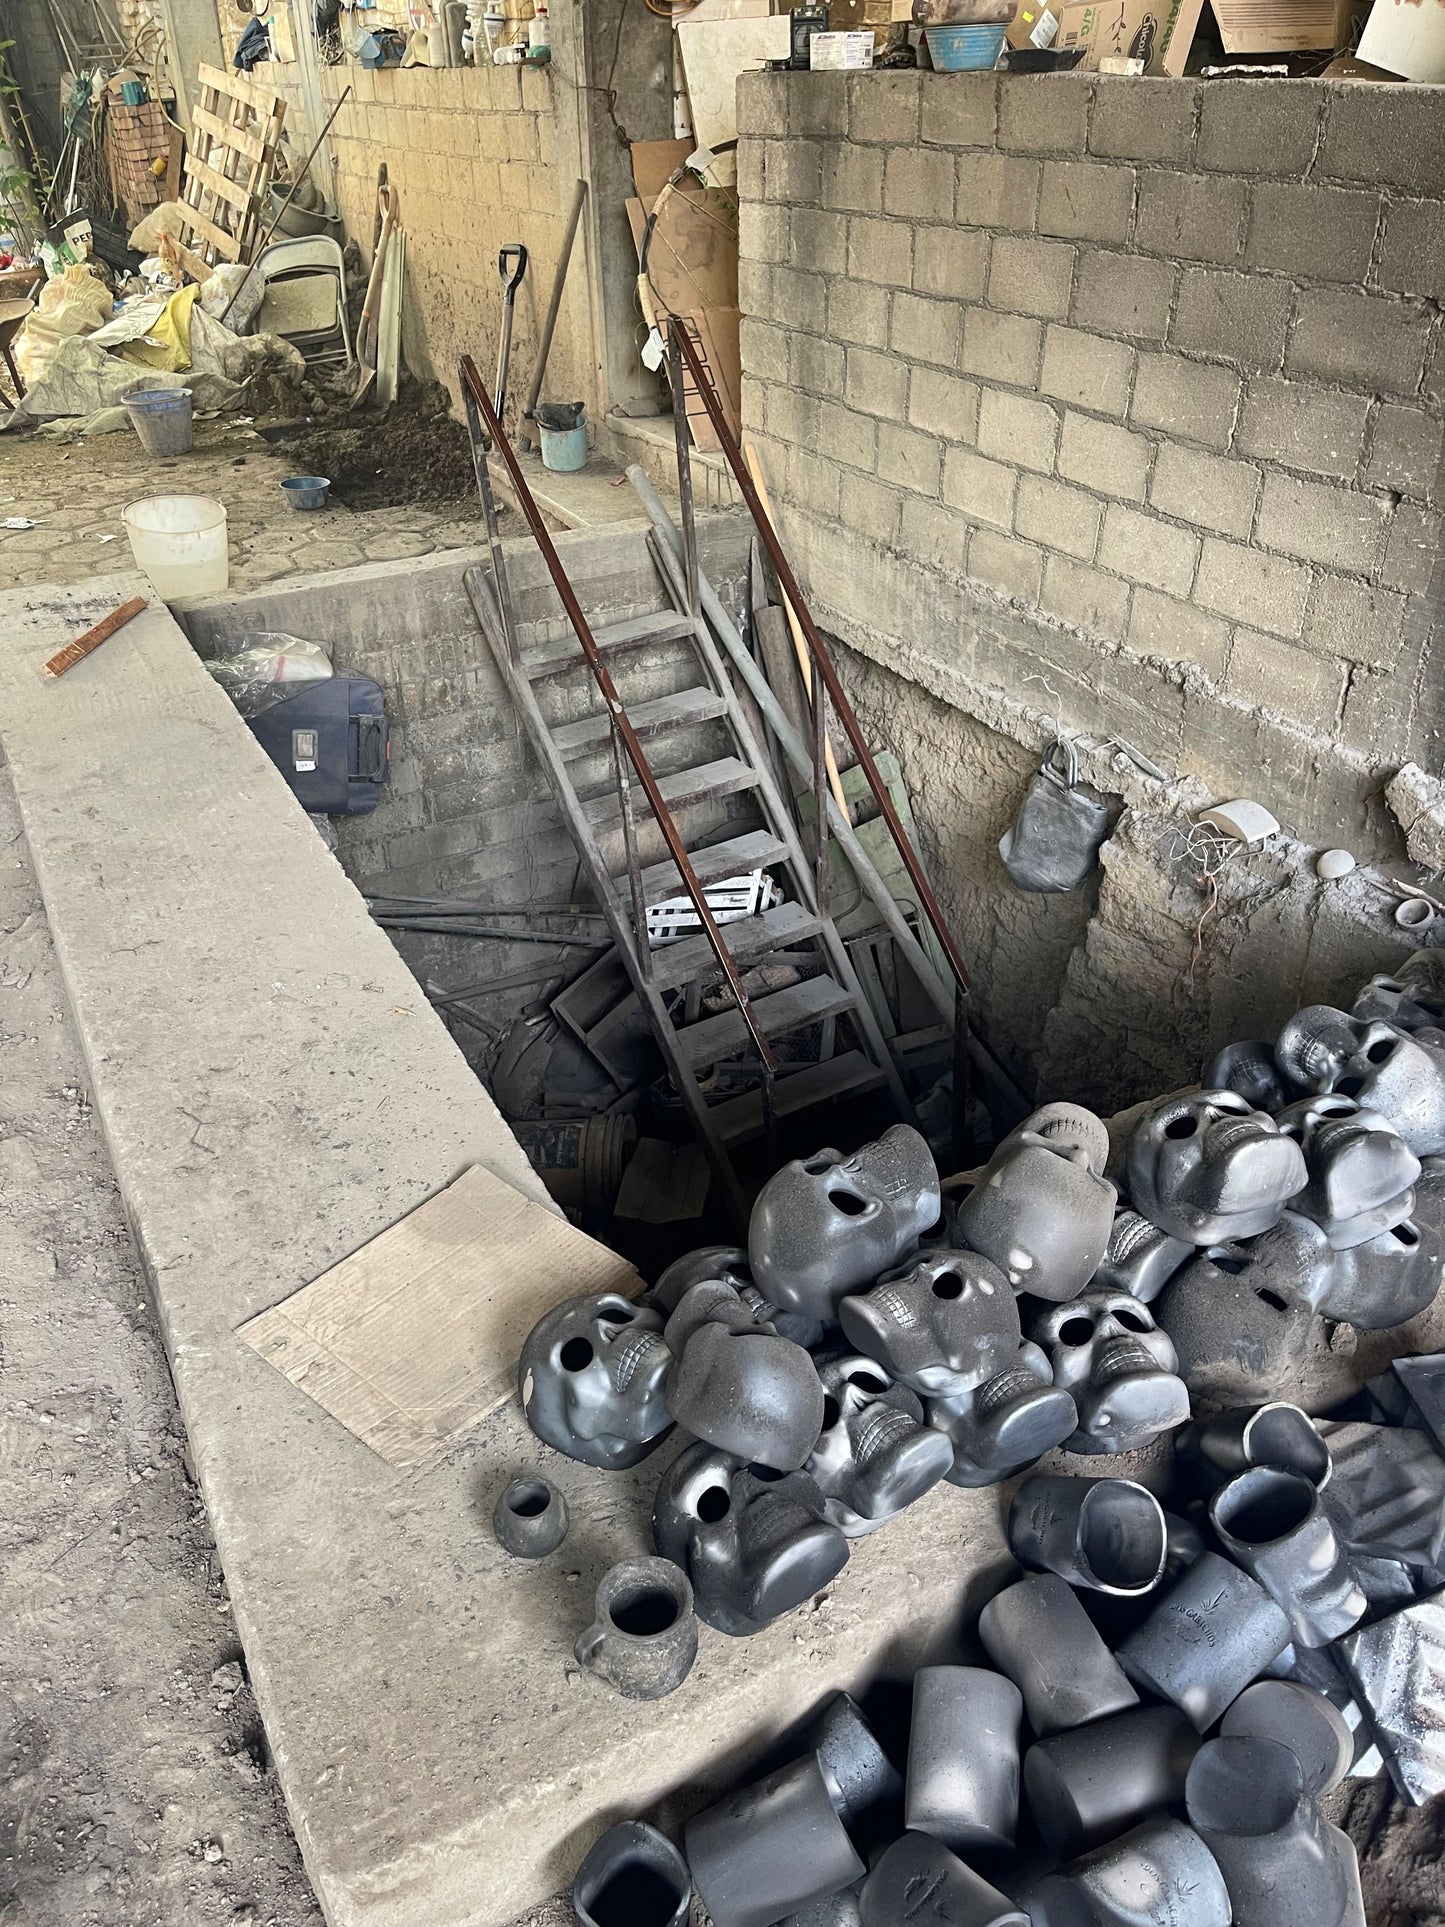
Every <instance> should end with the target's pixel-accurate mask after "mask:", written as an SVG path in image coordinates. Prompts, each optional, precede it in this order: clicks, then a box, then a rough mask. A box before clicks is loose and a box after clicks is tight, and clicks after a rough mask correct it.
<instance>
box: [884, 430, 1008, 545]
mask: <svg viewBox="0 0 1445 1927" xmlns="http://www.w3.org/2000/svg"><path fill="white" fill-rule="evenodd" d="M1017 479H1018V474H1017V471H1016V470H1015V469H1013V468H1010V467H1008V466H1007V465H1006V464H1005V463H1003V462H990V461H987V460H986V459H985V458H984V457H983V456H982V455H975V454H974V452H973V451H972V449H967V448H950V449H949V451H948V453H947V454H946V455H945V456H944V458H943V500H944V502H945V504H946V505H947V506H948V507H949V508H952V509H957V511H958V512H959V514H960V515H964V516H967V518H968V519H969V521H971V522H987V523H990V524H991V525H992V526H993V527H994V528H997V529H1005V530H1011V529H1012V527H1013V500H1014V484H1015V483H1016V481H1017ZM904 520H905V527H906V523H907V516H906V512H905V518H904Z"/></svg>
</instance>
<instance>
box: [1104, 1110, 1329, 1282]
mask: <svg viewBox="0 0 1445 1927" xmlns="http://www.w3.org/2000/svg"><path fill="white" fill-rule="evenodd" d="M1126 1164H1127V1170H1128V1183H1129V1198H1130V1202H1131V1203H1132V1204H1133V1206H1134V1209H1135V1210H1136V1211H1139V1212H1142V1213H1143V1215H1144V1216H1145V1217H1146V1218H1148V1219H1149V1221H1150V1223H1151V1224H1156V1225H1158V1227H1159V1229H1160V1230H1161V1231H1164V1232H1167V1233H1168V1235H1169V1236H1170V1237H1171V1238H1178V1239H1180V1240H1181V1241H1182V1242H1183V1243H1185V1244H1192V1245H1210V1244H1222V1243H1224V1242H1226V1241H1228V1240H1231V1239H1236V1238H1253V1237H1256V1236H1257V1235H1258V1234H1259V1233H1260V1232H1261V1231H1267V1230H1268V1229H1269V1227H1270V1226H1271V1225H1272V1224H1276V1223H1278V1221H1279V1216H1280V1213H1281V1212H1282V1211H1283V1210H1284V1207H1285V1205H1286V1203H1287V1202H1288V1200H1289V1199H1290V1198H1292V1197H1293V1196H1294V1195H1295V1193H1296V1192H1297V1191H1301V1190H1303V1189H1304V1186H1305V1183H1306V1181H1307V1179H1308V1176H1309V1173H1308V1172H1307V1171H1306V1169H1305V1160H1304V1153H1303V1151H1301V1149H1300V1147H1299V1146H1298V1144H1296V1143H1295V1141H1294V1139H1293V1138H1290V1137H1286V1136H1285V1135H1284V1133H1283V1132H1282V1131H1281V1130H1280V1128H1279V1126H1278V1124H1276V1122H1275V1120H1274V1119H1273V1118H1272V1117H1270V1116H1268V1115H1267V1114H1266V1113H1265V1112H1264V1111H1256V1110H1254V1109H1252V1108H1251V1106H1250V1105H1249V1104H1247V1103H1246V1102H1245V1100H1244V1099H1243V1098H1242V1097H1239V1096H1236V1094H1235V1093H1234V1092H1233V1091H1222V1090H1221V1091H1188V1092H1184V1093H1183V1094H1181V1095H1177V1096H1174V1097H1166V1098H1162V1099H1161V1100H1160V1101H1159V1102H1158V1103H1157V1104H1152V1105H1150V1107H1149V1108H1148V1110H1146V1111H1145V1112H1144V1113H1143V1115H1142V1116H1141V1117H1140V1119H1139V1121H1138V1123H1137V1124H1136V1125H1135V1126H1134V1131H1133V1135H1132V1136H1131V1137H1130V1139H1129V1148H1128V1153H1127V1157H1126Z"/></svg>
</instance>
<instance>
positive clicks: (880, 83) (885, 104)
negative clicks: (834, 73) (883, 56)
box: [848, 70, 921, 147]
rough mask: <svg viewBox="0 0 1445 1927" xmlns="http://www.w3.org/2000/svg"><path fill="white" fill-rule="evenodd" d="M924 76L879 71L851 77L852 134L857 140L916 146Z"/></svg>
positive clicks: (850, 126)
mask: <svg viewBox="0 0 1445 1927" xmlns="http://www.w3.org/2000/svg"><path fill="white" fill-rule="evenodd" d="M920 78H921V76H920V75H919V74H918V72H917V71H916V70H913V71H911V72H903V73H890V72H887V71H879V72H876V73H862V74H850V75H849V77H848V132H849V133H850V134H851V135H852V137H853V139H854V140H855V141H882V142H884V143H886V144H887V145H888V146H890V147H912V146H913V145H914V144H915V143H916V141H917V139H918V116H919V102H920V97H921V90H920V87H919V81H920Z"/></svg>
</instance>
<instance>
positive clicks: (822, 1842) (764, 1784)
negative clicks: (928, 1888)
mask: <svg viewBox="0 0 1445 1927" xmlns="http://www.w3.org/2000/svg"><path fill="white" fill-rule="evenodd" d="M683 1845H684V1848H685V1851H686V1853H687V1864H688V1866H689V1867H691V1869H692V1878H693V1884H694V1885H695V1886H696V1888H697V1890H698V1893H699V1894H700V1895H701V1896H702V1900H703V1904H704V1905H705V1906H706V1908H707V1910H708V1912H709V1913H710V1914H711V1916H712V1920H713V1927H773V1923H774V1922H775V1921H779V1920H782V1919H783V1918H784V1917H785V1916H786V1915H788V1914H793V1913H797V1912H798V1911H799V1910H800V1909H801V1908H803V1907H808V1906H811V1905H812V1903H813V1902H814V1901H818V1900H825V1899H826V1898H827V1897H828V1896H829V1895H830V1894H836V1893H838V1892H839V1891H840V1889H842V1888H844V1887H851V1886H852V1885H853V1884H854V1883H855V1882H856V1881H858V1880H860V1879H861V1878H862V1876H863V1872H864V1867H863V1862H862V1861H861V1860H860V1859H859V1858H858V1855H857V1853H856V1852H855V1851H854V1848H853V1844H852V1842H851V1841H850V1840H849V1838H848V1835H847V1832H846V1830H845V1829H844V1826H843V1822H842V1821H841V1820H840V1819H839V1818H838V1815H837V1813H836V1812H835V1811H834V1808H833V1802H832V1799H831V1797H830V1795H829V1791H828V1786H827V1783H826V1781H825V1780H824V1778H823V1770H822V1768H821V1767H820V1766H819V1764H818V1761H817V1759H816V1758H815V1756H814V1755H813V1754H811V1753H809V1754H808V1755H807V1757H806V1758H805V1759H801V1760H794V1761H793V1763H792V1764H791V1765H790V1766H785V1767H782V1768H780V1769H779V1771H778V1772H776V1773H770V1774H769V1775H768V1776H767V1778H766V1779H764V1780H757V1781H755V1782H754V1784H753V1785H752V1786H748V1787H743V1788H742V1789H741V1790H740V1791H738V1792H736V1793H731V1794H729V1795H728V1797H727V1798H726V1799H725V1800H721V1801H719V1802H718V1804H717V1805H716V1806H711V1807H708V1808H707V1810H706V1811H705V1812H703V1813H699V1814H698V1815H697V1817H696V1818H695V1819H692V1820H689V1821H688V1823H687V1827H686V1829H685V1832H684V1836H683Z"/></svg>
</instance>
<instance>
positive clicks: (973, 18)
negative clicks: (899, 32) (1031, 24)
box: [891, 0, 1037, 27]
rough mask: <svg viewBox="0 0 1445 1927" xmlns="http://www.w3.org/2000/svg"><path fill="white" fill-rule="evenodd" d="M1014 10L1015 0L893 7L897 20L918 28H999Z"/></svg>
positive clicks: (900, 0)
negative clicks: (910, 23)
mask: <svg viewBox="0 0 1445 1927" xmlns="http://www.w3.org/2000/svg"><path fill="white" fill-rule="evenodd" d="M1014 11H1015V7H1014V0H892V8H891V12H892V17H893V19H894V20H896V21H903V20H907V21H911V22H912V24H913V25H914V26H915V27H996V26H998V25H999V24H1000V22H1001V21H1004V20H1008V19H1010V18H1011V17H1012V15H1013V13H1014ZM1035 17H1037V9H1035Z"/></svg>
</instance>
